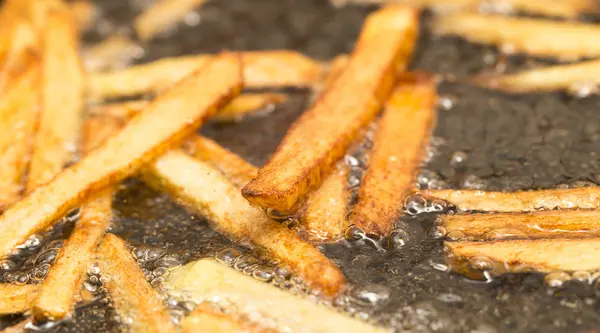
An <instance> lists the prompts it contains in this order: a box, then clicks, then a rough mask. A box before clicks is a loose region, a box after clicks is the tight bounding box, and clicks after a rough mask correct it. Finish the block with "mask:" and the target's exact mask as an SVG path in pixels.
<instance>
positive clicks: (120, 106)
mask: <svg viewBox="0 0 600 333" xmlns="http://www.w3.org/2000/svg"><path fill="white" fill-rule="evenodd" d="M238 98H239V97H238ZM148 104H150V101H148V100H144V99H140V100H135V101H127V102H120V103H110V104H103V105H98V106H94V107H93V108H91V109H90V111H89V113H90V114H91V115H93V116H111V117H115V118H121V119H123V120H125V119H129V118H132V117H133V116H135V115H136V114H138V113H140V112H141V111H143V110H144V108H145V107H147V106H148Z"/></svg>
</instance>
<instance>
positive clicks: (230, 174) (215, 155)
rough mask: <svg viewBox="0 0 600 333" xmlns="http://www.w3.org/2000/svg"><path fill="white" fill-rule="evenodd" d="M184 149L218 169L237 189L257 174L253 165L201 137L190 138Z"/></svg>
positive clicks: (256, 169)
mask: <svg viewBox="0 0 600 333" xmlns="http://www.w3.org/2000/svg"><path fill="white" fill-rule="evenodd" d="M184 147H185V150H186V152H187V153H189V154H190V155H192V156H194V157H195V158H197V159H199V160H201V161H205V162H208V163H210V164H211V165H213V166H214V167H216V168H217V169H219V170H220V171H221V172H222V173H223V174H224V175H225V176H226V177H227V179H228V180H229V181H230V182H232V183H233V184H234V185H235V186H237V187H239V188H241V187H242V186H244V185H246V184H248V182H250V181H251V180H252V179H253V178H254V177H256V172H258V168H257V167H255V166H254V165H252V164H250V163H248V162H247V161H246V160H244V159H243V158H241V157H239V156H238V155H236V154H234V153H232V152H230V151H229V150H227V149H225V148H223V147H221V146H220V145H219V144H218V143H216V142H214V141H213V140H211V139H207V138H205V137H203V136H200V135H195V136H192V137H190V138H189V139H188V140H187V141H186V142H185V144H184Z"/></svg>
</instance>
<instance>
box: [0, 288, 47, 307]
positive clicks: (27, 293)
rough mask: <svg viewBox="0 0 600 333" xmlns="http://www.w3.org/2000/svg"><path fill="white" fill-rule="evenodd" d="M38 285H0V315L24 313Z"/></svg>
mask: <svg viewBox="0 0 600 333" xmlns="http://www.w3.org/2000/svg"><path fill="white" fill-rule="evenodd" d="M38 289H39V285H36V284H26V285H22V286H19V285H16V284H10V283H0V299H1V300H2V302H0V315H7V314H11V313H19V312H25V311H28V310H29V309H30V306H31V303H32V301H33V300H34V298H35V296H36V294H37V292H38Z"/></svg>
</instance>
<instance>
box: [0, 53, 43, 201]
mask: <svg viewBox="0 0 600 333" xmlns="http://www.w3.org/2000/svg"><path fill="white" fill-rule="evenodd" d="M38 80H39V66H37V65H34V66H33V67H31V68H30V69H29V70H28V72H26V73H25V74H24V75H23V76H21V77H20V78H19V80H18V82H16V84H15V86H13V88H12V89H11V91H10V92H8V93H7V94H6V96H5V97H4V98H0V133H2V135H0V165H2V168H0V210H5V209H7V208H8V207H10V206H11V205H12V204H14V203H15V202H17V201H19V200H20V199H21V193H22V190H23V179H24V176H25V172H26V169H27V164H28V161H29V156H30V154H31V151H32V149H33V140H32V139H31V138H32V136H33V134H34V131H35V125H36V122H37V121H36V119H37V114H38V108H39V103H38V95H37V93H36V92H37V91H38V87H39V84H38Z"/></svg>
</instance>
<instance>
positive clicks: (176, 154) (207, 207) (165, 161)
mask: <svg viewBox="0 0 600 333" xmlns="http://www.w3.org/2000/svg"><path fill="white" fill-rule="evenodd" d="M142 175H143V178H144V179H145V181H146V182H147V183H148V184H150V185H152V186H153V187H155V188H157V189H159V190H162V191H165V192H167V193H169V194H170V195H171V196H173V197H174V198H176V199H177V200H178V202H181V203H183V204H184V205H186V206H187V207H188V208H190V209H191V210H193V211H194V212H197V213H198V214H200V215H202V216H205V217H206V218H207V219H208V220H209V222H210V223H211V226H212V227H213V228H214V229H215V230H217V231H218V232H220V233H222V234H224V235H225V236H226V237H228V238H229V239H231V240H232V241H234V242H242V243H245V244H248V243H249V245H251V246H252V245H253V246H257V247H259V248H261V249H264V250H266V252H267V253H269V254H270V255H271V256H273V257H275V258H277V259H279V260H281V261H282V262H284V263H286V264H288V265H289V266H290V267H291V268H292V271H293V272H294V273H295V274H297V275H298V276H300V277H301V278H302V279H303V280H304V281H306V282H307V283H308V284H310V285H311V286H312V287H314V288H316V289H321V290H322V291H323V292H324V293H325V294H326V295H328V296H332V295H335V294H336V293H337V292H338V291H339V290H340V288H341V287H342V285H343V284H344V277H343V275H342V273H341V272H340V271H339V269H338V268H337V267H336V266H335V264H333V263H332V262H331V261H330V260H329V259H327V258H326V257H325V256H324V255H323V254H322V253H321V252H320V251H319V250H318V249H317V248H315V247H313V246H312V245H310V244H308V243H306V242H304V241H303V240H302V239H300V237H299V236H298V235H296V234H295V233H294V232H292V231H291V230H289V229H288V228H286V227H285V226H283V225H282V224H280V223H278V222H275V221H273V220H271V219H269V218H268V217H267V216H266V215H265V214H264V213H263V212H262V211H261V210H259V209H257V208H255V207H252V206H251V205H250V203H248V201H246V200H245V199H244V198H243V197H242V195H241V194H240V190H239V188H238V187H236V186H235V185H234V184H233V183H231V182H229V180H227V178H226V177H225V176H224V175H223V174H222V173H221V172H219V170H218V169H217V168H215V167H212V166H210V165H209V164H208V163H205V162H201V161H199V160H197V159H194V158H192V157H190V156H188V155H186V154H185V153H184V152H182V151H176V150H175V151H170V152H169V153H167V154H165V155H163V156H162V157H161V158H159V159H158V160H156V161H155V162H154V163H152V164H150V165H149V166H148V167H147V168H146V169H144V170H143V171H142Z"/></svg>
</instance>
